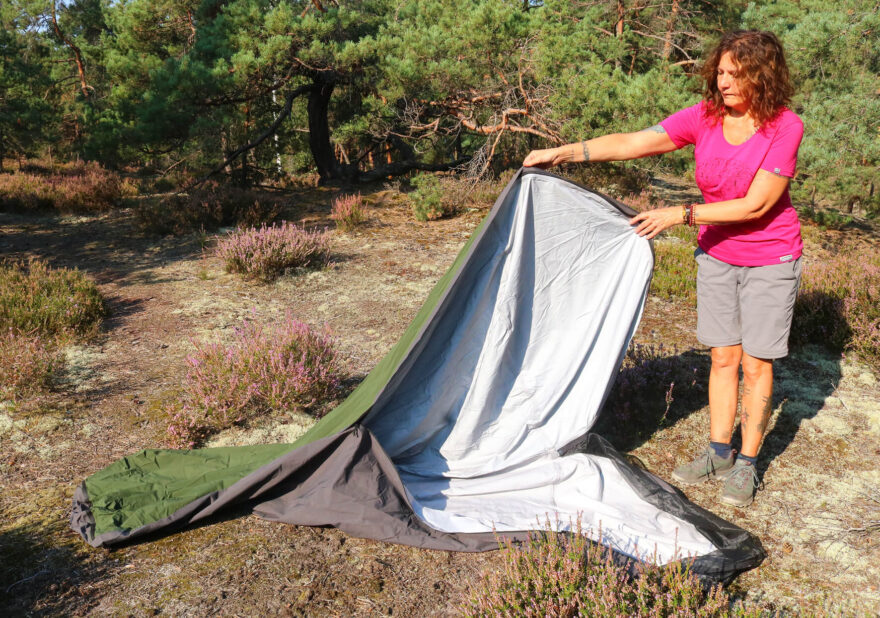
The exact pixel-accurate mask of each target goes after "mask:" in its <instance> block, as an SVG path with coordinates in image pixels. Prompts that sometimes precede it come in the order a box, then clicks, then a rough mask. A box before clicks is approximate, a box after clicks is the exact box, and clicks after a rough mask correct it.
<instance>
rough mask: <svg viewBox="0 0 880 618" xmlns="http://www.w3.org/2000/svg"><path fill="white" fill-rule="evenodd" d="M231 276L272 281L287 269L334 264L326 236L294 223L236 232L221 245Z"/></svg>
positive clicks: (219, 249)
mask: <svg viewBox="0 0 880 618" xmlns="http://www.w3.org/2000/svg"><path fill="white" fill-rule="evenodd" d="M216 254H217V255H218V256H219V257H220V258H222V259H223V260H224V261H225V262H226V270H227V271H228V272H233V273H240V274H243V275H245V276H246V277H251V278H255V279H260V280H261V281H265V282H268V281H272V280H273V279H275V278H276V277H278V276H279V275H280V274H281V273H282V272H284V270H285V269H287V268H294V267H301V268H304V267H320V266H326V265H327V264H328V263H329V262H330V240H329V237H328V235H327V233H326V232H322V231H312V232H309V231H307V230H306V229H304V228H301V227H298V226H296V225H294V224H293V223H289V222H285V223H282V224H281V225H271V226H266V225H263V226H261V227H260V228H250V229H244V230H236V231H235V232H233V233H231V234H229V235H228V236H226V237H225V238H221V239H220V241H219V242H218V243H217V248H216Z"/></svg>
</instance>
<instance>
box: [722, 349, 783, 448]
mask: <svg viewBox="0 0 880 618" xmlns="http://www.w3.org/2000/svg"><path fill="white" fill-rule="evenodd" d="M742 368H743V396H742V419H741V420H742V422H741V425H740V427H741V431H742V450H741V452H742V454H743V455H745V456H747V457H757V456H758V450H759V449H760V448H761V440H762V439H763V437H764V432H765V431H766V429H767V422H768V421H769V420H770V413H771V412H772V411H773V404H772V400H773V361H772V360H765V359H763V358H755V357H754V356H751V355H749V354H747V353H745V352H743V355H742ZM710 392H711V391H710ZM710 397H711V395H710Z"/></svg>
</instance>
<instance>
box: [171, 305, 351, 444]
mask: <svg viewBox="0 0 880 618" xmlns="http://www.w3.org/2000/svg"><path fill="white" fill-rule="evenodd" d="M194 344H195V346H196V351H195V353H193V354H191V355H190V356H189V357H187V364H188V366H189V369H188V371H187V374H186V380H185V385H184V391H185V394H184V396H183V399H182V401H181V402H180V404H179V405H172V406H170V407H169V408H168V409H167V410H166V412H167V413H168V416H169V424H168V435H169V438H170V441H171V442H172V444H173V445H175V446H177V447H185V448H191V447H193V446H195V445H198V444H199V443H201V442H202V441H203V440H204V439H205V438H206V437H207V436H209V435H211V434H213V433H216V432H217V431H220V430H222V429H225V428H228V427H231V426H233V425H237V424H242V423H246V422H248V421H250V420H253V419H255V418H257V417H259V416H261V415H266V414H271V413H273V412H278V411H288V410H306V411H311V412H312V413H313V414H317V413H319V409H318V408H317V407H316V405H317V404H318V403H320V402H321V401H323V400H326V399H328V398H330V397H332V396H333V394H334V393H335V392H336V391H337V389H338V388H339V383H340V377H341V375H342V370H341V365H340V361H339V358H338V355H337V353H336V351H335V349H334V340H333V338H332V337H331V336H330V334H329V333H328V332H327V331H326V330H325V331H315V330H313V329H312V328H310V327H309V326H308V325H307V324H304V323H303V322H300V321H298V320H295V319H294V318H293V317H291V316H290V315H287V316H286V318H285V320H284V321H283V322H281V323H280V324H278V325H277V326H275V327H271V328H269V327H265V326H262V325H260V324H258V323H257V322H256V321H253V320H246V321H245V322H244V324H243V325H242V326H241V327H240V328H237V329H235V333H234V337H233V341H232V342H231V343H229V344H224V343H221V342H219V341H214V342H194Z"/></svg>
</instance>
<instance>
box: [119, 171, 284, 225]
mask: <svg viewBox="0 0 880 618" xmlns="http://www.w3.org/2000/svg"><path fill="white" fill-rule="evenodd" d="M283 205H284V200H283V199H282V198H280V197H279V196H277V195H269V194H267V193H265V192H259V191H254V190H251V189H241V188H238V187H232V186H227V185H221V184H219V183H216V182H214V183H205V184H204V185H202V186H201V187H200V188H198V189H194V190H192V191H190V192H189V193H178V194H175V195H170V196H167V197H165V198H163V199H161V200H159V201H144V202H143V203H141V204H140V205H139V206H138V207H137V209H136V211H135V215H136V217H137V220H138V223H139V225H140V227H141V228H142V229H144V230H146V231H147V232H150V233H153V234H187V233H189V232H193V231H197V230H201V229H206V230H216V229H217V228H219V227H224V226H235V225H243V226H246V227H254V226H257V225H260V224H263V223H270V222H272V221H275V220H276V219H277V218H278V216H279V215H280V214H281V211H282V208H283Z"/></svg>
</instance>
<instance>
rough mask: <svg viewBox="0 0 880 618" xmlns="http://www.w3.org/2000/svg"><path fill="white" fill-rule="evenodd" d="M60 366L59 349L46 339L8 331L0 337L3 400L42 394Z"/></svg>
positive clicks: (0, 396)
mask: <svg viewBox="0 0 880 618" xmlns="http://www.w3.org/2000/svg"><path fill="white" fill-rule="evenodd" d="M61 363H62V357H61V355H60V353H59V351H58V347H57V346H56V345H53V344H52V343H51V342H49V341H48V340H47V339H46V338H45V337H42V336H39V335H37V336H33V335H24V334H21V333H18V332H16V331H15V330H14V329H12V328H8V329H6V331H5V332H3V333H2V334H0V401H4V400H9V401H13V402H19V401H21V400H22V399H26V398H31V397H34V396H36V395H38V394H39V393H41V392H43V391H44V390H45V389H47V388H48V387H49V385H50V381H51V377H52V374H53V373H54V372H55V371H56V370H57V369H58V368H59V367H60V365H61Z"/></svg>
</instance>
